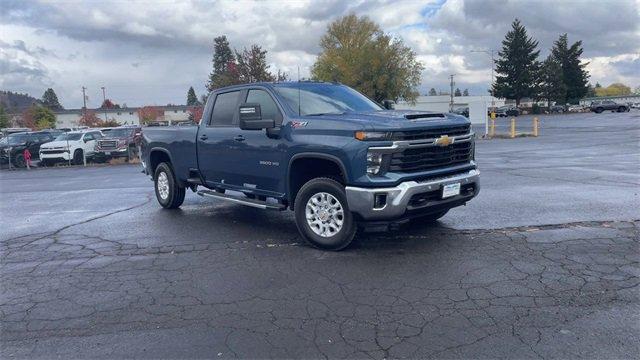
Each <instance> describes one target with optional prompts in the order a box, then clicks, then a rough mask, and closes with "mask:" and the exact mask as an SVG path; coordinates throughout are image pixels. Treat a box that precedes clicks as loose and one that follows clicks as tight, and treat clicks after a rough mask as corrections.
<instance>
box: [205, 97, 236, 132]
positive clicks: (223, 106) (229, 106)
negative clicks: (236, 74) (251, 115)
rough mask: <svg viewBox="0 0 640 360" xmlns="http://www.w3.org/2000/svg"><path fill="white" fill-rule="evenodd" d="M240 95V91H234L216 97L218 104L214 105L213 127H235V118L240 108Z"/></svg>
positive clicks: (211, 123)
mask: <svg viewBox="0 0 640 360" xmlns="http://www.w3.org/2000/svg"><path fill="white" fill-rule="evenodd" d="M238 95H240V91H232V92H228V93H223V94H218V95H217V96H216V102H215V103H214V104H213V113H212V114H211V122H210V125H211V126H231V125H233V118H234V116H235V114H236V109H237V108H238Z"/></svg>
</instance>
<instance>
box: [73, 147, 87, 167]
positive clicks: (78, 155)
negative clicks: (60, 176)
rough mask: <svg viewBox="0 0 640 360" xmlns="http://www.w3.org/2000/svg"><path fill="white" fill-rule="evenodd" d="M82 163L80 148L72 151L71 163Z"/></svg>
mask: <svg viewBox="0 0 640 360" xmlns="http://www.w3.org/2000/svg"><path fill="white" fill-rule="evenodd" d="M83 163H84V160H83V155H82V150H76V151H74V152H73V164H74V165H81V164H83Z"/></svg>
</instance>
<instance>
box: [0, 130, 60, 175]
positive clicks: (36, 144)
mask: <svg viewBox="0 0 640 360" xmlns="http://www.w3.org/2000/svg"><path fill="white" fill-rule="evenodd" d="M54 138H55V136H54V133H52V132H49V131H32V132H21V133H13V134H10V135H8V136H6V137H4V138H2V139H0V162H2V163H8V162H9V161H11V165H12V166H15V167H25V166H26V162H25V159H24V150H25V149H29V152H30V153H31V159H32V160H36V159H38V156H39V153H40V146H41V145H42V144H44V143H47V142H49V141H51V140H53V139H54Z"/></svg>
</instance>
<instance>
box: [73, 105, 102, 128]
mask: <svg viewBox="0 0 640 360" xmlns="http://www.w3.org/2000/svg"><path fill="white" fill-rule="evenodd" d="M102 121H103V120H101V119H100V118H99V117H98V115H97V114H96V112H95V111H94V110H89V109H87V110H85V111H84V112H83V114H82V116H81V117H80V120H78V125H80V126H88V127H91V128H92V127H98V126H100V124H101V123H102Z"/></svg>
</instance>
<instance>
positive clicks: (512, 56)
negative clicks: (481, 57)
mask: <svg viewBox="0 0 640 360" xmlns="http://www.w3.org/2000/svg"><path fill="white" fill-rule="evenodd" d="M537 47H538V42H537V41H536V40H534V39H533V38H532V37H529V36H528V35H527V30H526V29H525V27H524V25H522V24H521V23H520V20H518V19H515V20H514V21H513V23H512V24H511V30H509V32H507V35H506V36H505V39H504V40H502V49H501V50H500V51H499V52H498V55H499V56H500V58H499V59H498V60H496V73H497V76H496V81H495V83H494V84H493V88H492V90H493V94H494V96H497V97H504V98H507V99H515V100H516V104H517V105H519V104H520V100H521V99H522V98H524V97H533V96H534V95H535V94H536V90H537V87H538V86H537V75H538V71H539V67H540V64H539V62H538V60H537V59H538V54H539V53H540V51H539V50H536V48H537Z"/></svg>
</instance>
